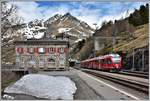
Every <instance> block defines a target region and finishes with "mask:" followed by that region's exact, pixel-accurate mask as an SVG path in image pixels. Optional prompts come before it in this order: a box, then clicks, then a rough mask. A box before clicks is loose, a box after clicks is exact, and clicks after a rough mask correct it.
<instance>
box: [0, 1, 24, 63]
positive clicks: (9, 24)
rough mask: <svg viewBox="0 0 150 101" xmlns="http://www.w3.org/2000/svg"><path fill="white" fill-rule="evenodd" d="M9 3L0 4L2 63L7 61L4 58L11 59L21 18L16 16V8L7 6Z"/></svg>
mask: <svg viewBox="0 0 150 101" xmlns="http://www.w3.org/2000/svg"><path fill="white" fill-rule="evenodd" d="M8 4H9V2H6V1H3V2H1V7H2V9H1V13H2V15H1V41H2V44H1V48H2V63H3V62H4V61H5V62H6V61H7V59H6V58H9V56H10V57H12V54H14V53H12V52H14V45H13V42H14V41H15V39H16V38H17V37H19V35H17V33H16V30H17V29H18V28H19V27H18V26H19V25H20V24H21V21H22V18H20V17H19V16H17V13H16V11H17V10H16V7H15V6H14V5H11V6H8Z"/></svg>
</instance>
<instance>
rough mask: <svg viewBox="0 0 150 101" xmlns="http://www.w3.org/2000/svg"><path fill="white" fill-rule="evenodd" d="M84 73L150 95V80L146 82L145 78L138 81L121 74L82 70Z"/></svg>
mask: <svg viewBox="0 0 150 101" xmlns="http://www.w3.org/2000/svg"><path fill="white" fill-rule="evenodd" d="M82 71H83V72H86V73H88V74H92V75H94V76H97V77H100V78H103V79H107V80H109V81H112V82H115V83H118V84H121V85H124V86H127V87H129V88H131V89H135V90H138V91H140V92H143V93H145V94H149V83H148V80H146V81H145V79H144V78H140V79H139V78H138V79H136V80H134V79H133V77H131V78H129V76H128V77H125V75H122V76H121V75H120V74H114V73H107V72H101V71H95V70H88V69H82ZM117 75H118V76H117ZM119 75H120V76H119ZM123 76H124V77H123ZM134 78H135V77H134Z"/></svg>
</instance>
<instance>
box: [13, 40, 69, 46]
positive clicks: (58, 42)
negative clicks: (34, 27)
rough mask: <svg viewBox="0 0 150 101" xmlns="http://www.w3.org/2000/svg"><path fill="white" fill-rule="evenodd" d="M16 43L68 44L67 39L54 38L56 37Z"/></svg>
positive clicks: (16, 43) (17, 42)
mask: <svg viewBox="0 0 150 101" xmlns="http://www.w3.org/2000/svg"><path fill="white" fill-rule="evenodd" d="M14 44H15V45H68V44H69V42H68V41H66V40H54V39H51V40H50V39H49V40H48V39H28V40H26V41H15V42H14Z"/></svg>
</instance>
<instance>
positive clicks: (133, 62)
mask: <svg viewBox="0 0 150 101" xmlns="http://www.w3.org/2000/svg"><path fill="white" fill-rule="evenodd" d="M132 70H133V71H134V49H133V58H132Z"/></svg>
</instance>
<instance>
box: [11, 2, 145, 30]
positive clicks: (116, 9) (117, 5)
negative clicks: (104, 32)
mask: <svg viewBox="0 0 150 101" xmlns="http://www.w3.org/2000/svg"><path fill="white" fill-rule="evenodd" d="M42 3H43V2H42V1H41V2H40V1H39V2H10V4H14V5H15V6H16V7H17V8H18V9H17V10H18V15H19V16H21V17H23V19H24V21H25V22H29V21H32V20H34V19H45V20H46V19H48V18H50V17H52V16H54V15H55V14H62V15H63V14H65V13H67V12H70V13H71V14H72V15H73V16H75V17H77V18H78V19H80V20H81V21H84V22H86V23H88V24H89V25H90V26H91V27H92V28H94V25H93V23H97V25H98V26H100V25H101V23H102V22H103V21H110V20H113V21H114V20H115V19H120V18H121V17H122V16H125V13H126V11H127V10H128V11H129V14H130V13H131V12H133V11H134V8H137V9H138V8H139V7H140V5H142V4H145V2H81V1H80V2H58V1H57V2H50V1H47V2H45V3H43V4H42Z"/></svg>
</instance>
